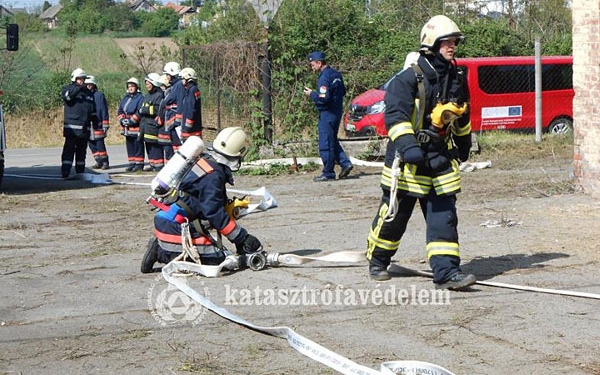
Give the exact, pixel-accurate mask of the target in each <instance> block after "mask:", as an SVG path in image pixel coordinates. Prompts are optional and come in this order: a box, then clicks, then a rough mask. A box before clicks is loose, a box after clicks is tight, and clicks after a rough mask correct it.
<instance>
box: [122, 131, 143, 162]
mask: <svg viewBox="0 0 600 375" xmlns="http://www.w3.org/2000/svg"><path fill="white" fill-rule="evenodd" d="M125 147H126V148H127V160H128V161H129V164H130V165H144V142H143V141H142V140H141V139H139V138H138V137H137V136H135V137H125Z"/></svg>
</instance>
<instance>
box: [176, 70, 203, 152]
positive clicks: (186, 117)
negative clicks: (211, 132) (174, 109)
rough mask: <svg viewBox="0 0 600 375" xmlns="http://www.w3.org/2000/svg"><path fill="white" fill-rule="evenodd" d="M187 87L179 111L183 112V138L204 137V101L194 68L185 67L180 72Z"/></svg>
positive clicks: (183, 139)
mask: <svg viewBox="0 0 600 375" xmlns="http://www.w3.org/2000/svg"><path fill="white" fill-rule="evenodd" d="M179 76H180V77H181V82H182V83H183V87H184V88H185V90H184V92H183V96H182V97H181V103H180V104H179V112H181V140H182V141H185V140H186V139H188V138H189V137H191V136H192V135H195V136H197V137H202V101H201V98H200V90H198V85H197V83H196V82H197V81H198V77H197V75H196V71H195V70H194V69H192V68H184V69H182V70H181V72H180V73H179Z"/></svg>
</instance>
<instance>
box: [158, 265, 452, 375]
mask: <svg viewBox="0 0 600 375" xmlns="http://www.w3.org/2000/svg"><path fill="white" fill-rule="evenodd" d="M330 255H333V254H330ZM323 258H324V257H321V258H318V259H321V260H322V259H323ZM316 259H317V258H315V259H314V260H316ZM205 267H210V266H202V265H198V264H193V263H188V262H176V261H173V262H170V263H169V264H167V265H166V266H165V267H163V269H162V275H163V277H164V278H165V280H166V281H167V282H169V283H171V284H172V285H174V286H175V287H177V288H178V289H179V290H180V291H181V292H183V293H185V294H186V295H187V296H188V297H190V298H191V299H193V300H194V301H196V302H197V303H199V304H200V305H202V306H203V307H204V308H206V309H207V310H210V311H211V312H213V313H215V314H217V315H219V316H221V317H222V318H225V319H227V320H229V321H231V322H234V323H237V324H239V325H242V326H244V327H246V328H249V329H251V330H253V331H256V332H260V333H263V334H266V335H270V336H274V337H278V338H281V339H285V340H287V342H288V344H289V345H290V346H291V347H292V348H294V349H295V350H297V351H298V352H300V353H301V354H303V355H305V356H307V357H309V358H311V359H313V360H315V361H318V362H320V363H322V364H324V365H326V366H328V367H330V368H332V369H334V370H336V371H338V372H340V373H341V374H347V375H353V374H354V375H355V374H362V375H391V374H402V375H416V374H436V375H454V374H453V373H451V372H450V371H448V370H446V369H444V368H443V367H440V366H437V365H434V364H431V363H427V362H420V361H390V362H384V363H382V364H381V366H380V370H379V371H378V370H374V369H372V368H369V367H366V366H363V365H360V364H358V363H355V362H353V361H351V360H350V359H348V358H345V357H343V356H341V355H339V354H337V353H335V352H333V351H331V350H329V349H327V348H325V347H324V346H321V345H319V344H317V343H316V342H314V341H312V340H310V339H308V338H306V337H304V336H302V335H300V334H298V333H297V332H295V331H294V330H293V329H291V328H289V327H286V326H280V327H265V326H257V325H254V324H252V323H250V322H248V321H247V320H245V319H244V318H241V317H238V316H236V315H234V314H232V313H230V312H229V311H227V310H226V309H224V308H222V307H220V306H218V305H216V304H215V303H213V302H212V301H210V300H209V299H208V298H206V297H204V296H203V295H201V294H200V293H198V292H197V291H196V290H194V289H193V288H192V287H190V285H189V284H188V283H187V280H186V279H185V278H177V277H175V273H176V272H184V273H190V272H191V273H198V274H202V273H203V272H204V271H205Z"/></svg>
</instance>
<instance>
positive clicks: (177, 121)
mask: <svg viewBox="0 0 600 375" xmlns="http://www.w3.org/2000/svg"><path fill="white" fill-rule="evenodd" d="M184 91H185V88H184V87H183V83H182V82H181V79H179V77H175V81H174V82H173V84H172V85H171V86H170V87H169V88H168V89H167V91H166V93H165V100H163V102H162V103H160V108H159V114H160V119H161V121H164V126H165V130H167V131H168V130H171V129H173V128H174V127H177V126H180V125H181V113H180V112H179V107H178V105H179V103H180V102H181V100H182V98H183V94H184Z"/></svg>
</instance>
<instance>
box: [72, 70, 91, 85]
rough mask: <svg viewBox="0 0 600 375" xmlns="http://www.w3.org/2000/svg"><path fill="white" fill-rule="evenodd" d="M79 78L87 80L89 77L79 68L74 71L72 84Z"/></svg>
mask: <svg viewBox="0 0 600 375" xmlns="http://www.w3.org/2000/svg"><path fill="white" fill-rule="evenodd" d="M77 78H84V79H85V78H87V75H86V74H85V72H84V71H83V69H81V68H77V69H75V70H73V72H72V73H71V82H75V81H76V80H77Z"/></svg>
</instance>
